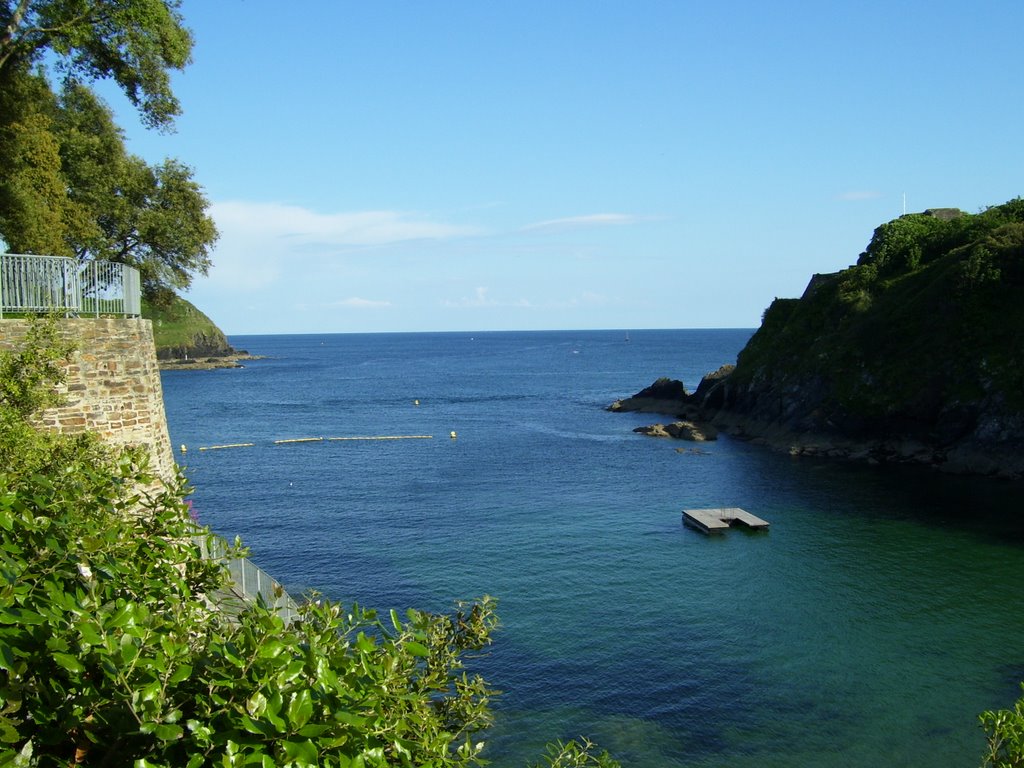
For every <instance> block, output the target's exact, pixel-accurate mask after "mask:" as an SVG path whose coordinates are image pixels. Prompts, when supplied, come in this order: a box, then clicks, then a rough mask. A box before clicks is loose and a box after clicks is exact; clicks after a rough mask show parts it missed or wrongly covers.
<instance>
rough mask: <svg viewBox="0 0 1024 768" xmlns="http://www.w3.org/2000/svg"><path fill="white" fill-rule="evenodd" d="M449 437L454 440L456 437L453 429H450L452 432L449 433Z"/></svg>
mask: <svg viewBox="0 0 1024 768" xmlns="http://www.w3.org/2000/svg"><path fill="white" fill-rule="evenodd" d="M450 437H451V439H452V440H454V439H455V438H456V437H458V435H456V434H455V430H454V429H453V430H452V433H451V435H450Z"/></svg>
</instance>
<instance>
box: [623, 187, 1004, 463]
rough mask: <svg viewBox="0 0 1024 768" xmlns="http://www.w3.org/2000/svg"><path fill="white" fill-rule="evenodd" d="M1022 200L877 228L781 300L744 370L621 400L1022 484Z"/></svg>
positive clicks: (814, 450)
mask: <svg viewBox="0 0 1024 768" xmlns="http://www.w3.org/2000/svg"><path fill="white" fill-rule="evenodd" d="M1022 338H1024V200H1021V199H1019V198H1018V199H1016V200H1012V201H1010V202H1008V203H1006V204H1004V205H1001V206H995V207H992V208H988V209H986V210H985V211H983V212H981V213H978V214H966V213H962V212H961V211H959V210H956V209H936V210H931V211H926V212H924V213H920V214H910V215H906V216H902V217H900V218H898V219H895V220H893V221H890V222H888V223H886V224H883V225H882V226H880V227H879V228H878V229H876V230H875V233H874V236H873V237H872V239H871V242H870V243H869V244H868V246H867V248H866V250H865V251H864V253H862V254H861V255H860V258H859V259H858V261H857V263H856V264H855V265H854V266H852V267H850V268H848V269H845V270H842V271H841V272H837V273H834V274H829V275H815V276H814V277H813V278H812V279H811V280H810V282H809V284H808V286H807V288H806V290H805V291H804V293H803V295H802V296H801V297H800V298H799V299H776V300H775V301H774V302H773V303H772V304H771V306H770V307H768V309H767V310H766V311H765V313H764V316H763V319H762V323H761V327H760V328H759V329H758V331H757V332H756V333H755V334H754V335H753V337H752V338H751V339H750V341H749V342H748V344H747V345H746V347H745V348H744V349H743V350H742V351H741V352H740V354H739V356H738V358H737V361H736V365H735V366H726V367H724V368H723V369H721V370H719V371H717V372H715V373H714V374H711V375H709V376H708V377H705V378H704V380H703V381H701V383H700V386H698V388H697V390H696V391H695V392H693V393H687V392H686V391H685V389H684V388H683V386H682V384H681V383H679V382H672V381H671V380H661V381H659V382H656V383H655V384H654V385H652V387H648V388H647V389H646V390H643V391H641V392H638V393H637V394H636V395H634V396H633V397H632V398H627V399H626V400H624V401H620V402H619V403H616V404H615V405H613V406H612V409H613V410H657V411H658V412H661V413H671V414H673V415H678V416H681V417H684V418H688V419H696V420H703V421H705V422H708V423H710V424H713V425H714V426H716V427H718V428H719V429H721V430H723V431H726V432H729V433H731V434H734V435H738V436H741V437H745V438H749V439H752V440H757V441H760V442H764V443H766V444H768V445H771V446H773V447H776V448H780V449H783V450H787V451H789V452H791V453H794V454H813V455H826V456H835V457H843V458H850V459H857V460H863V461H868V462H873V463H898V462H909V463H920V464H928V465H932V466H935V467H937V468H939V469H941V470H944V471H949V472H957V473H977V474H989V475H998V476H1002V477H1011V478H1021V477H1024V344H1022V343H1021V339H1022Z"/></svg>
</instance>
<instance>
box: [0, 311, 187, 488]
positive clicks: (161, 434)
mask: <svg viewBox="0 0 1024 768" xmlns="http://www.w3.org/2000/svg"><path fill="white" fill-rule="evenodd" d="M30 322H31V321H29V320H20V319H15V320H6V319H4V320H0V349H6V350H13V349H17V348H18V347H19V346H20V344H21V343H23V341H24V339H25V334H26V333H27V332H28V328H29V324H30ZM58 327H59V328H60V330H61V333H62V334H63V336H64V338H65V339H67V340H69V341H71V342H73V343H74V344H75V346H76V351H75V352H74V353H73V354H72V356H71V359H70V360H69V361H68V363H67V368H66V370H67V381H66V382H65V384H64V386H63V388H62V392H63V394H64V396H65V400H66V402H65V404H64V405H63V406H61V407H59V408H53V409H50V410H47V411H45V412H43V414H42V415H41V422H42V423H43V424H44V425H45V426H46V427H49V428H51V429H59V430H61V431H63V432H79V431H83V430H91V431H93V432H96V433H98V434H99V435H101V436H102V437H103V439H104V440H106V441H108V442H110V443H112V444H114V445H141V446H144V447H146V448H147V449H148V450H149V453H150V456H151V457H152V458H151V460H152V469H153V471H154V473H155V474H157V475H158V476H159V477H161V478H163V479H165V480H171V479H173V478H174V476H175V474H176V473H177V467H176V466H175V463H174V454H173V452H172V450H171V440H170V437H169V435H168V432H167V416H166V414H165V412H164V397H163V388H162V387H161V385H160V369H159V367H158V366H157V361H156V348H155V347H154V345H153V327H152V325H151V324H150V321H149V320H143V319H141V318H69V319H61V320H58Z"/></svg>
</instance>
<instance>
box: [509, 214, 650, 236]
mask: <svg viewBox="0 0 1024 768" xmlns="http://www.w3.org/2000/svg"><path fill="white" fill-rule="evenodd" d="M654 218H655V217H653V216H638V215H636V214H631V213H591V214H587V215H585V216H568V217H566V218H562V219H549V220H547V221H538V222H536V223H534V224H527V225H526V226H524V227H523V228H522V231H523V232H537V231H550V230H554V231H558V230H566V229H586V228H590V227H609V226H623V225H626V224H637V223H639V222H641V221H651V220H652V219H654Z"/></svg>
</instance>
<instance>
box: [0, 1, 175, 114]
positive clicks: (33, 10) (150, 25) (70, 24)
mask: <svg viewBox="0 0 1024 768" xmlns="http://www.w3.org/2000/svg"><path fill="white" fill-rule="evenodd" d="M179 6H180V2H178V0H0V72H3V71H4V70H7V69H9V68H14V69H21V68H26V67H28V66H31V65H33V64H35V63H37V62H40V61H44V60H45V54H47V53H49V54H50V55H51V56H50V60H52V61H54V62H55V66H56V69H57V70H58V72H59V73H60V74H62V75H64V76H65V77H66V78H68V79H70V80H72V81H73V80H83V79H84V80H87V81H91V80H96V79H107V78H109V79H112V80H114V81H115V82H116V83H117V84H118V86H120V88H121V90H122V91H124V93H125V95H126V96H127V97H128V99H129V101H131V103H132V104H133V105H134V106H135V107H136V108H138V110H139V112H140V114H141V116H142V119H143V122H144V123H145V124H146V125H148V126H151V127H157V128H168V127H170V125H171V124H172V122H173V120H174V117H175V116H176V115H178V114H179V113H180V111H181V109H180V105H179V104H178V100H177V99H176V98H175V96H174V93H173V91H172V89H171V84H170V76H169V74H168V71H169V70H175V69H183V68H184V67H185V65H187V64H188V63H189V61H190V57H191V52H192V36H191V33H190V32H189V31H188V29H186V28H185V26H184V24H183V21H182V18H181V15H180V14H179V12H178V8H179Z"/></svg>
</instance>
